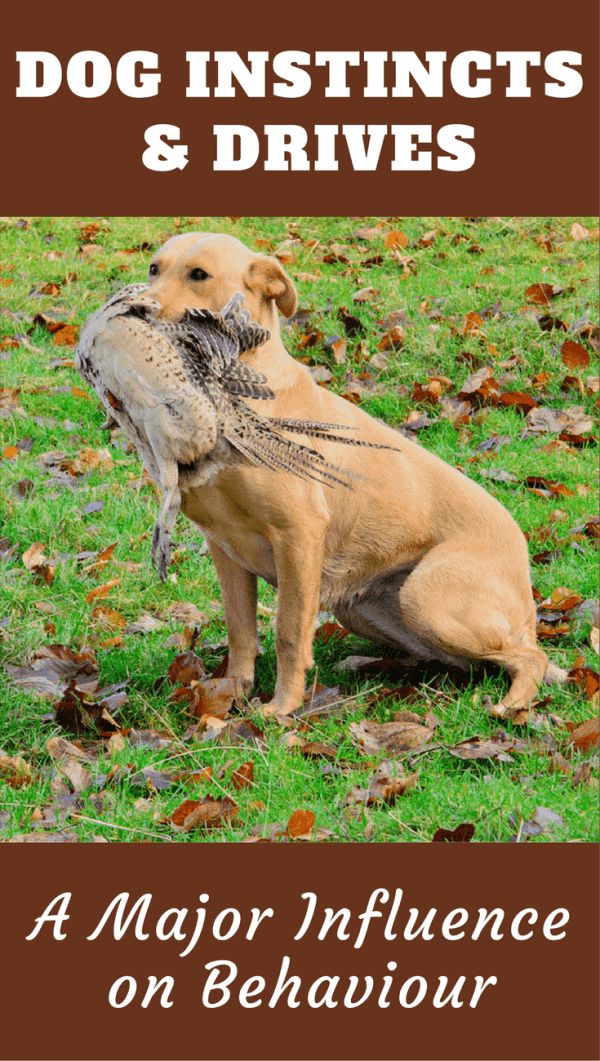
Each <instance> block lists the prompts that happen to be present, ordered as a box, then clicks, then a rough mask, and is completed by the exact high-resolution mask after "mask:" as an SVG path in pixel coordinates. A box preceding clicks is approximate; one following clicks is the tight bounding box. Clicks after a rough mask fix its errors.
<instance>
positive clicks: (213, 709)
mask: <svg viewBox="0 0 600 1061" xmlns="http://www.w3.org/2000/svg"><path fill="white" fill-rule="evenodd" d="M190 692H191V699H190V713H191V714H192V715H195V716H196V718H201V717H202V715H214V716H215V717H216V718H226V717H227V715H228V714H229V711H230V709H231V707H232V705H233V703H234V701H235V700H236V699H239V698H240V696H241V690H240V683H239V682H238V681H237V679H235V678H206V679H205V680H204V681H202V682H198V684H197V685H194V686H193V688H192V689H191V690H190Z"/></svg>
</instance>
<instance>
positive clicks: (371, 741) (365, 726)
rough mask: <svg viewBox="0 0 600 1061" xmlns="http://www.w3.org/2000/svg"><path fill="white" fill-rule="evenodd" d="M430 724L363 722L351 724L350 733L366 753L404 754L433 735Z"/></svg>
mask: <svg viewBox="0 0 600 1061" xmlns="http://www.w3.org/2000/svg"><path fill="white" fill-rule="evenodd" d="M433 732H434V731H433V730H432V729H430V728H429V726H423V725H421V724H417V723H411V722H369V721H367V720H366V719H363V721H362V722H352V723H351V724H350V734H351V737H352V740H353V741H354V743H355V744H357V745H358V746H359V747H360V750H361V751H362V752H363V754H364V755H378V754H380V752H382V751H383V752H386V753H387V754H388V755H404V754H406V753H408V752H410V751H412V749H413V748H418V747H420V746H421V745H422V744H426V743H427V742H428V741H429V740H431V738H432V736H433Z"/></svg>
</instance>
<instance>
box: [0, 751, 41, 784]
mask: <svg viewBox="0 0 600 1061" xmlns="http://www.w3.org/2000/svg"><path fill="white" fill-rule="evenodd" d="M32 781H33V778H32V776H31V767H30V765H29V763H27V762H26V761H25V759H22V758H21V756H15V757H14V758H13V757H12V756H10V755H0V782H3V783H4V784H7V785H10V787H11V788H22V786H23V785H30V784H31V782H32Z"/></svg>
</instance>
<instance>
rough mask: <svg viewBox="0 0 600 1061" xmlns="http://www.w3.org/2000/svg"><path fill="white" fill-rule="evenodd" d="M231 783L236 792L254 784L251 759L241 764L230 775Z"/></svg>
mask: <svg viewBox="0 0 600 1061" xmlns="http://www.w3.org/2000/svg"><path fill="white" fill-rule="evenodd" d="M231 783H232V785H233V787H234V788H235V789H236V791H238V792H239V790H240V789H242V788H247V787H248V786H249V785H253V784H254V763H253V762H252V760H251V759H249V760H248V762H247V763H241V764H240V766H238V767H236V769H235V770H233V771H232V773H231Z"/></svg>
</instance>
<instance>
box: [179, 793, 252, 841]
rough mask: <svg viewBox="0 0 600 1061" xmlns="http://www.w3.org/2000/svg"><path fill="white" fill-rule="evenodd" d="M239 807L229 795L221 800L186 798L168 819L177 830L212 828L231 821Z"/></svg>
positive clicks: (208, 797)
mask: <svg viewBox="0 0 600 1061" xmlns="http://www.w3.org/2000/svg"><path fill="white" fill-rule="evenodd" d="M239 809H240V808H239V807H238V806H237V804H236V803H234V801H233V800H232V799H231V798H230V797H229V796H225V797H224V798H223V799H221V800H216V799H213V798H212V796H205V797H204V799H200V800H194V799H186V800H185V802H184V803H181V804H180V805H179V807H176V809H175V810H174V811H173V813H172V814H171V816H170V818H169V819H168V820H169V821H170V822H171V824H172V826H173V828H174V829H175V830H176V831H177V832H184V833H187V832H189V831H190V829H195V828H204V829H214V828H216V827H218V826H222V825H224V824H225V823H227V822H229V821H231V819H233V818H235V817H236V815H237V814H239Z"/></svg>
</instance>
